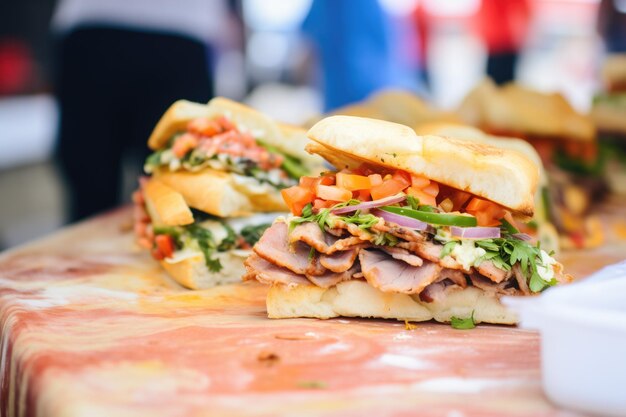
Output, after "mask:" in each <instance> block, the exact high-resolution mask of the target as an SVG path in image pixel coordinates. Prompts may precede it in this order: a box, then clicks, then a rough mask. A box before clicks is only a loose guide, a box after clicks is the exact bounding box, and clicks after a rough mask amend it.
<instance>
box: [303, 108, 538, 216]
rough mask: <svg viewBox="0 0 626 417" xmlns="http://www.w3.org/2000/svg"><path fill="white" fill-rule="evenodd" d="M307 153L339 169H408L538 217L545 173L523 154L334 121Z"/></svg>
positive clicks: (374, 124)
mask: <svg viewBox="0 0 626 417" xmlns="http://www.w3.org/2000/svg"><path fill="white" fill-rule="evenodd" d="M308 136H309V138H310V139H312V140H313V141H315V142H314V143H309V144H308V145H307V148H306V149H307V151H309V152H311V153H316V154H318V155H320V156H322V157H324V158H325V159H327V160H328V161H329V162H330V163H331V164H333V165H334V166H335V167H337V168H338V169H342V168H345V167H355V166H358V165H360V164H361V163H362V162H367V163H369V164H373V165H380V166H385V167H388V168H392V169H402V170H405V171H408V172H410V173H413V174H416V175H423V176H426V177H427V178H430V179H432V180H434V181H437V182H439V183H442V184H445V185H448V186H451V187H454V188H457V189H460V190H464V191H468V192H470V193H472V194H475V195H477V196H480V197H483V198H485V199H488V200H491V201H493V202H496V203H498V204H500V205H502V206H504V207H507V208H509V209H511V210H512V211H514V212H518V213H520V214H522V215H525V216H532V215H533V210H534V201H533V200H534V194H535V189H536V187H537V182H538V177H539V168H538V167H537V166H536V165H534V164H533V163H532V161H530V160H529V159H528V158H526V157H525V156H523V155H522V154H519V153H517V152H512V151H508V150H504V149H499V148H495V147H492V146H487V145H484V144H481V143H475V142H470V141H467V140H461V139H454V138H450V137H445V136H434V135H427V136H417V134H416V133H415V131H414V130H413V129H411V128H409V127H407V126H404V125H400V124H396V123H390V122H385V121H382V120H374V119H366V118H361V117H351V116H331V117H328V118H326V119H323V120H321V121H320V122H318V123H317V124H316V125H315V126H313V127H312V128H311V129H310V130H309V133H308Z"/></svg>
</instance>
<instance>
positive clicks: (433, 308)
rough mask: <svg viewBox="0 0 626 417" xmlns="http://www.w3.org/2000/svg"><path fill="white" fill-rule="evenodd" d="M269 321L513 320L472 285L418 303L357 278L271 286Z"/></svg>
mask: <svg viewBox="0 0 626 417" xmlns="http://www.w3.org/2000/svg"><path fill="white" fill-rule="evenodd" d="M266 303H267V313H268V316H269V318H273V319H282V318H294V317H312V318H318V319H329V318H333V317H340V316H342V317H364V318H382V319H395V320H408V321H427V320H432V319H434V320H436V321H439V322H444V323H447V322H450V320H451V318H452V317H459V318H468V317H470V316H471V315H472V314H473V317H474V322H475V323H494V324H515V323H516V322H517V317H516V316H515V314H514V313H512V312H511V311H509V310H508V309H507V308H505V307H504V306H503V305H502V304H501V303H500V301H499V299H498V298H497V297H495V296H494V295H490V294H487V293H486V292H484V291H483V290H481V289H478V288H476V287H467V288H465V289H459V290H457V291H453V292H450V293H449V294H447V295H446V297H444V298H443V299H441V300H435V301H433V302H430V303H426V302H423V301H421V300H420V299H419V296H417V295H415V296H411V295H408V294H399V293H397V294H393V293H384V292H382V291H380V290H378V289H376V288H374V287H372V286H371V285H368V284H367V283H366V282H365V281H362V280H350V281H344V282H341V283H339V284H337V286H335V287H331V288H320V287H317V286H314V285H296V286H287V285H280V284H279V285H272V286H271V287H270V290H269V293H268V295H267V300H266Z"/></svg>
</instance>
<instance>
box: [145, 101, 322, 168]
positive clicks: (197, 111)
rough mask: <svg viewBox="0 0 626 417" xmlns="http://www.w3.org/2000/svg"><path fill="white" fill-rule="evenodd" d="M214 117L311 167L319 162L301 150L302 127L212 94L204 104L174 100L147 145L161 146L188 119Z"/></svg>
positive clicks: (302, 147)
mask: <svg viewBox="0 0 626 417" xmlns="http://www.w3.org/2000/svg"><path fill="white" fill-rule="evenodd" d="M217 116H225V117H227V118H228V119H230V120H231V121H232V122H234V123H235V124H236V125H237V127H238V128H239V129H241V130H245V131H249V132H250V133H252V135H253V136H254V137H255V138H257V139H260V140H262V141H263V142H265V143H267V144H268V145H271V146H274V147H275V148H277V149H278V150H280V151H282V152H284V153H286V154H288V155H291V156H294V157H296V158H298V159H300V160H301V161H302V163H303V164H304V165H305V166H307V167H308V168H310V169H312V170H314V169H316V168H317V167H318V166H321V164H322V161H321V160H320V159H319V158H318V157H316V156H312V155H310V154H308V153H307V152H305V151H304V145H305V144H306V142H307V139H306V131H305V130H304V129H300V128H297V127H293V126H288V125H284V124H280V123H277V122H275V121H274V120H272V119H270V118H269V117H267V116H265V115H264V114H262V113H260V112H258V111H256V110H254V109H253V108H251V107H248V106H245V105H243V104H241V103H237V102H235V101H232V100H229V99H227V98H223V97H216V98H214V99H212V100H211V101H209V103H208V104H206V105H204V104H198V103H192V102H190V101H186V100H178V101H177V102H175V103H174V104H172V105H171V106H170V108H169V109H167V111H166V112H165V114H164V115H163V116H162V117H161V119H160V120H159V122H158V123H157V125H156V127H155V128H154V130H153V131H152V134H151V135H150V138H149V140H148V146H149V147H150V148H151V149H154V150H156V149H159V148H162V147H165V146H166V145H167V143H168V141H169V140H170V138H171V137H172V136H173V135H174V134H176V133H177V132H181V131H183V130H185V128H186V126H187V124H188V123H189V122H190V121H191V120H193V119H195V118H198V117H207V118H213V117H217Z"/></svg>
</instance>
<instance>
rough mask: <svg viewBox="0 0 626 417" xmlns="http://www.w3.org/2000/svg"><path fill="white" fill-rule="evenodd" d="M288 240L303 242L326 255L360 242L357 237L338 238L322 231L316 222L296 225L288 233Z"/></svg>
mask: <svg viewBox="0 0 626 417" xmlns="http://www.w3.org/2000/svg"><path fill="white" fill-rule="evenodd" d="M289 241H290V242H298V241H300V242H304V243H306V244H307V245H309V246H311V247H313V248H315V250H316V251H318V252H321V253H325V254H328V255H330V254H333V253H335V252H338V251H342V250H346V249H348V248H350V247H352V246H354V245H358V244H359V243H362V241H361V240H360V239H359V238H358V237H354V236H349V237H346V238H339V237H337V236H334V235H332V234H330V233H324V232H322V229H320V227H319V226H318V224H317V223H313V222H307V223H302V224H299V225H297V226H296V227H295V228H294V229H293V230H292V231H291V233H290V234H289Z"/></svg>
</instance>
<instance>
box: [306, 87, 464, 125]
mask: <svg viewBox="0 0 626 417" xmlns="http://www.w3.org/2000/svg"><path fill="white" fill-rule="evenodd" d="M332 114H333V115H344V116H358V117H368V118H372V119H380V120H386V121H388V122H394V123H400V124H403V125H407V126H418V125H420V124H423V123H433V122H438V123H448V124H455V123H459V124H460V123H461V120H460V118H459V117H458V116H457V115H456V114H454V113H451V112H446V111H443V110H439V109H436V108H434V107H432V106H431V105H429V104H428V103H427V102H426V101H424V100H422V99H421V98H420V97H419V96H418V95H417V94H415V93H412V92H410V91H405V90H396V89H385V90H380V91H377V92H375V93H373V94H372V95H370V96H369V97H368V98H367V99H366V100H363V101H361V102H358V103H354V104H350V105H348V106H345V107H342V108H339V109H337V110H335V111H333V112H332ZM319 119H320V118H317V120H315V122H317V121H319ZM311 125H312V124H311Z"/></svg>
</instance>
